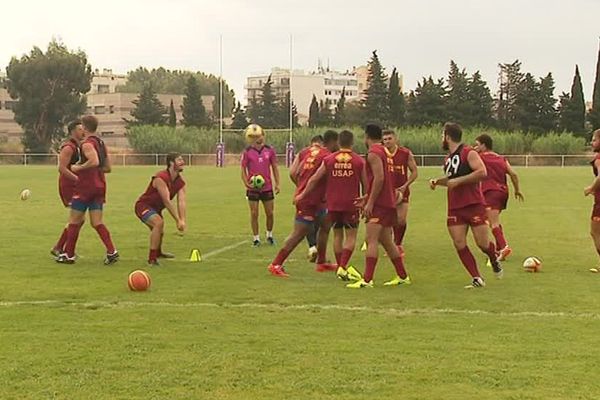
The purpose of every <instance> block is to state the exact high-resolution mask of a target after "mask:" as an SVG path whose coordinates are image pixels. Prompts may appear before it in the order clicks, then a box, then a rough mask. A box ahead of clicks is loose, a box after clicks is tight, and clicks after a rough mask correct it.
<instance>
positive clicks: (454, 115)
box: [446, 60, 474, 126]
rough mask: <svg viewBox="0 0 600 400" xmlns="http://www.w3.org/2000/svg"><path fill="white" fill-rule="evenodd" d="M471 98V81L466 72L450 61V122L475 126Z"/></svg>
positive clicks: (447, 101) (448, 110)
mask: <svg viewBox="0 0 600 400" xmlns="http://www.w3.org/2000/svg"><path fill="white" fill-rule="evenodd" d="M469 97H470V96H469V79H468V78H467V73H466V71H465V70H464V69H462V70H459V69H458V65H456V63H455V62H454V61H452V60H450V72H449V73H448V90H447V97H446V115H447V118H448V119H449V120H451V121H456V122H459V123H461V124H462V125H463V126H471V125H473V122H474V121H473V117H472V111H473V110H472V109H473V104H472V103H471V99H470V98H469Z"/></svg>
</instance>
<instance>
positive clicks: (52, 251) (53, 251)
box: [50, 247, 62, 258]
mask: <svg viewBox="0 0 600 400" xmlns="http://www.w3.org/2000/svg"><path fill="white" fill-rule="evenodd" d="M50 254H52V255H53V256H54V257H55V258H56V257H59V256H60V255H61V254H62V250H61V249H57V248H54V247H53V248H52V249H50Z"/></svg>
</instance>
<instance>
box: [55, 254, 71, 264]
mask: <svg viewBox="0 0 600 400" xmlns="http://www.w3.org/2000/svg"><path fill="white" fill-rule="evenodd" d="M55 261H56V262H57V263H59V264H75V256H73V257H69V256H68V255H67V253H63V254H59V255H58V257H56V260H55Z"/></svg>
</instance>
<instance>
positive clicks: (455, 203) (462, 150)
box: [444, 144, 483, 210]
mask: <svg viewBox="0 0 600 400" xmlns="http://www.w3.org/2000/svg"><path fill="white" fill-rule="evenodd" d="M471 151H475V150H473V149H472V148H471V147H469V146H465V145H464V144H461V145H460V146H458V148H457V149H456V151H455V152H454V153H451V154H449V155H448V156H446V159H445V160H444V173H445V174H446V176H447V177H448V180H452V179H456V178H458V177H461V176H466V175H469V174H470V173H471V172H473V170H472V169H471V167H470V166H469V161H468V156H469V153H470V152H471ZM474 204H483V194H482V193H481V185H480V184H479V182H474V183H468V184H465V185H460V186H457V187H456V188H454V189H452V190H448V210H456V209H459V208H464V207H468V206H471V205H474Z"/></svg>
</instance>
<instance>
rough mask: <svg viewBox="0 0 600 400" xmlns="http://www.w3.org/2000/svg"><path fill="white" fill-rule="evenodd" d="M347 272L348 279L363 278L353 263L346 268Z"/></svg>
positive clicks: (357, 279)
mask: <svg viewBox="0 0 600 400" xmlns="http://www.w3.org/2000/svg"><path fill="white" fill-rule="evenodd" d="M346 272H347V273H348V279H350V280H351V281H360V280H361V279H362V275H361V274H360V272H358V271H357V270H356V268H354V267H353V266H352V265H349V266H348V268H346Z"/></svg>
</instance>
